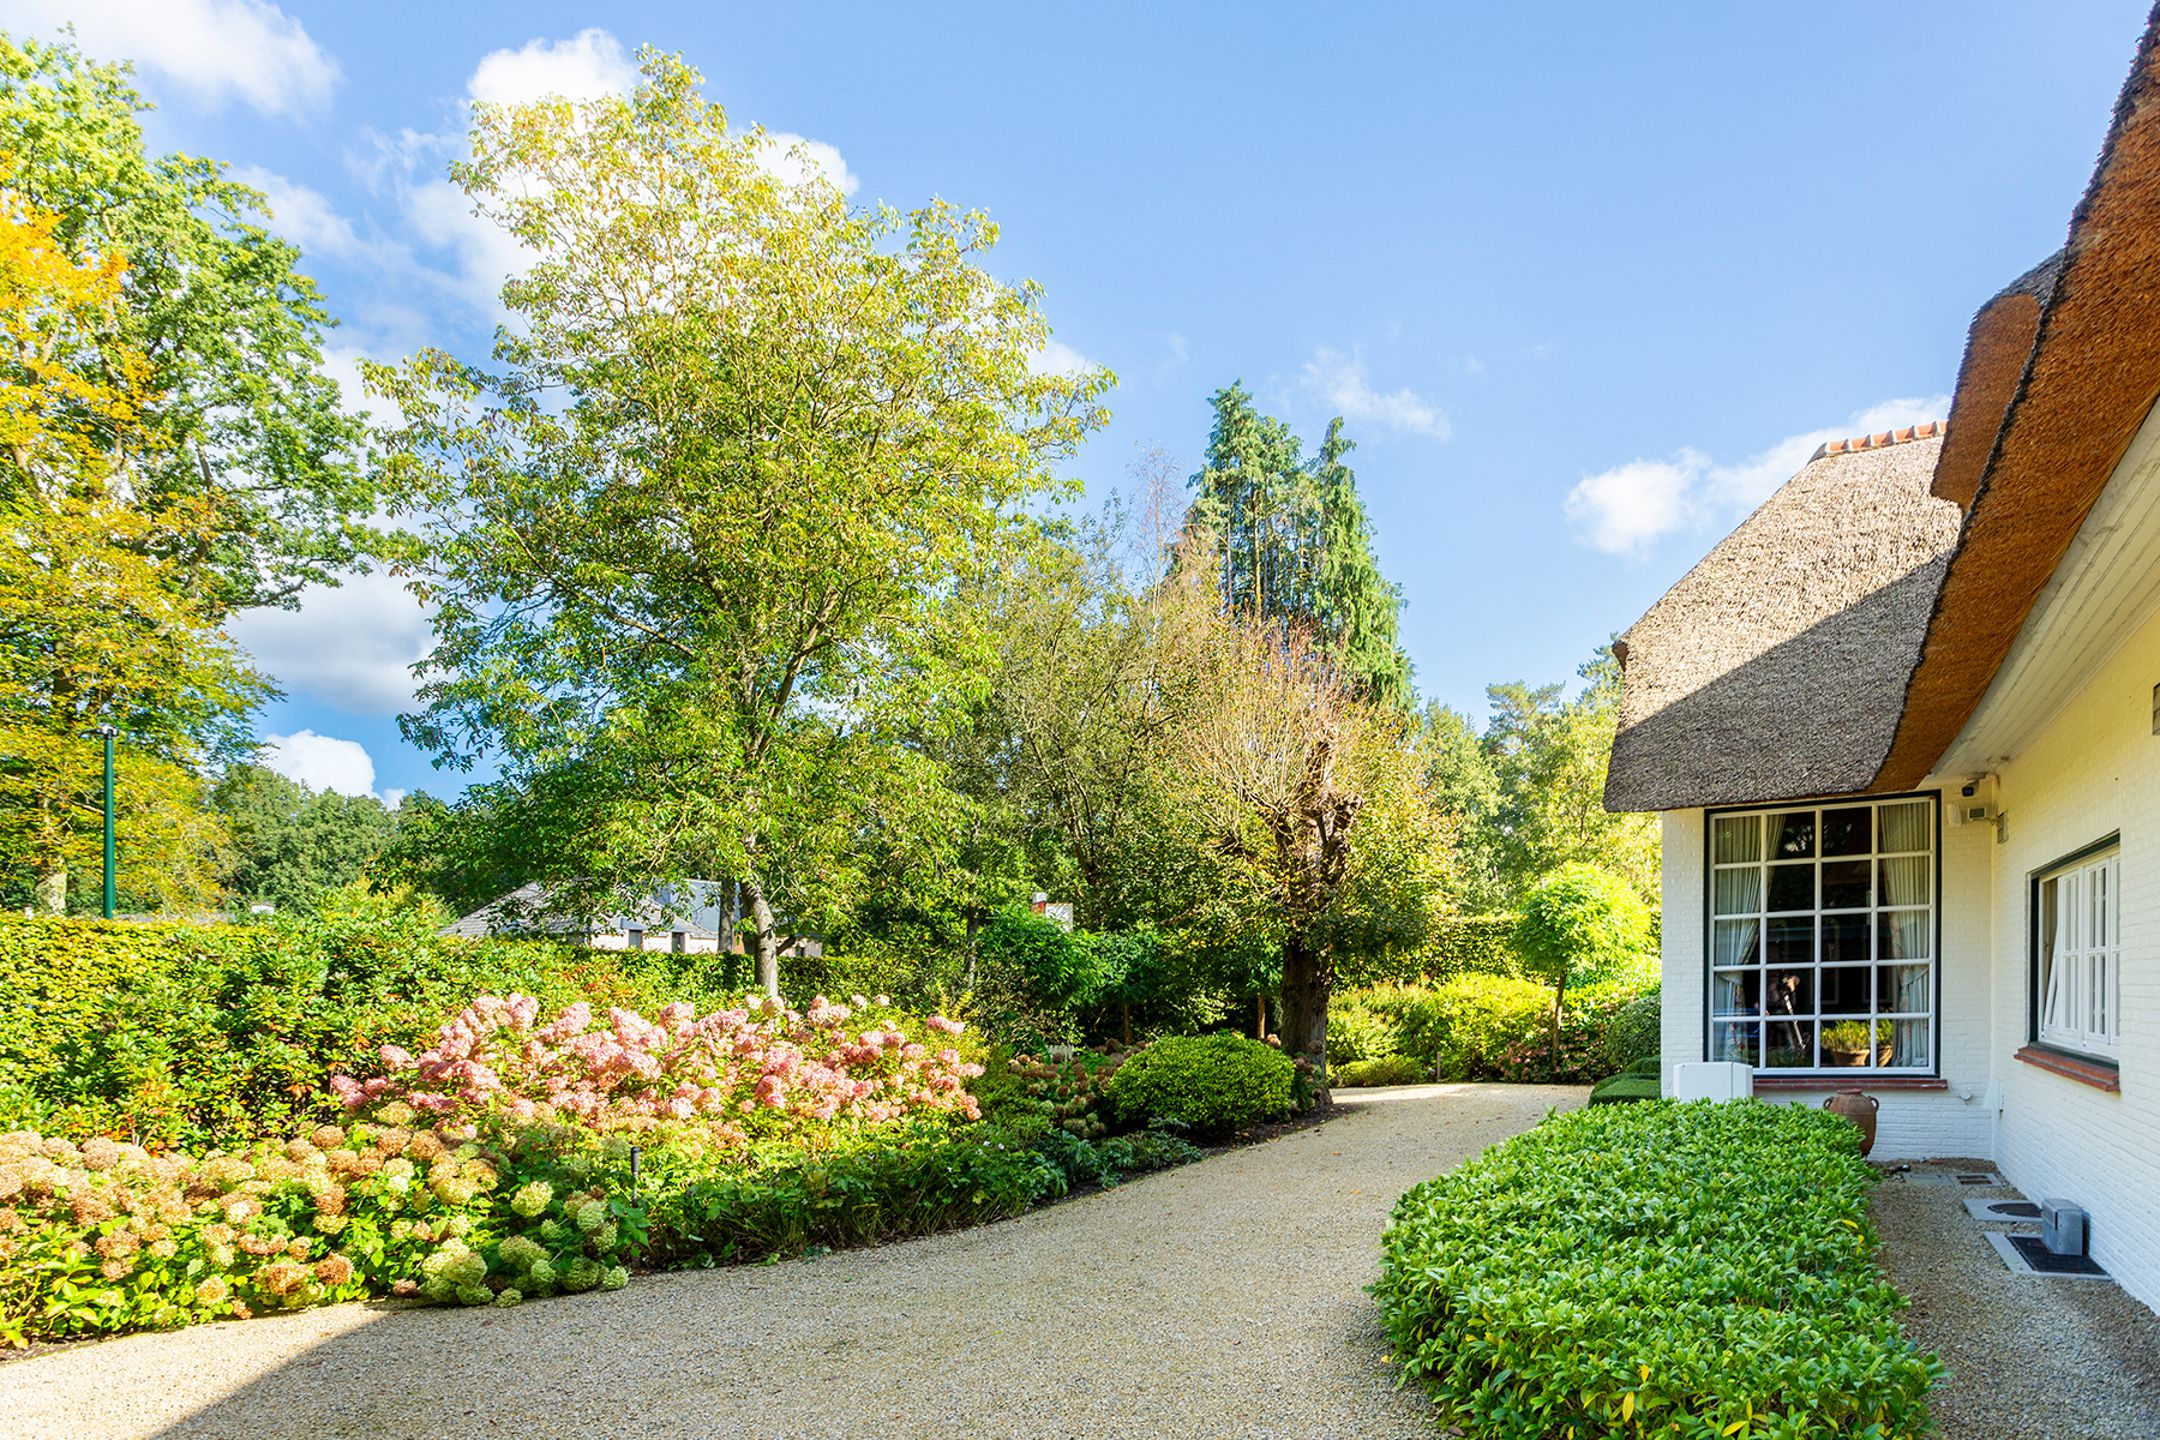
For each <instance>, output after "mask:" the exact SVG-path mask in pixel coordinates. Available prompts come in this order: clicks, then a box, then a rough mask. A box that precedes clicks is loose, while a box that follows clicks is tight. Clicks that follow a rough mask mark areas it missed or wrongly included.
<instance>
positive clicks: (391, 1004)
mask: <svg viewBox="0 0 2160 1440" xmlns="http://www.w3.org/2000/svg"><path fill="white" fill-rule="evenodd" d="M439 923H440V916H439V915H437V914H436V913H435V912H434V911H433V910H432V909H431V908H429V907H426V906H418V905H413V904H410V903H405V902H401V901H399V900H397V899H395V898H386V897H375V896H370V895H367V894H366V893H364V892H359V891H345V892H339V893H338V894H337V895H334V896H332V897H329V898H328V899H327V900H326V901H325V902H324V903H323V904H322V905H321V906H320V907H319V909H318V912H317V913H316V914H315V915H313V916H309V917H304V918H290V917H285V916H280V917H277V918H276V919H275V920H273V921H271V922H270V923H267V924H260V925H182V924H156V925H137V924H124V923H122V924H106V923H104V922H101V921H92V920H63V919H46V918H39V919H24V918H20V917H16V918H9V919H0V997H5V1003H4V1004H0V1126H6V1125H10V1124H24V1125H30V1126H34V1127H37V1128H41V1129H43V1130H45V1131H46V1132H47V1133H52V1134H64V1135H71V1136H83V1135H91V1134H113V1135H118V1136H124V1137H127V1138H129V1139H132V1140H136V1141H139V1142H143V1143H156V1144H164V1145H181V1146H197V1147H200V1146H207V1145H218V1144H222V1145H231V1144H237V1143H244V1142H246V1141H250V1140H253V1139H257V1138H264V1137H275V1136H283V1135H289V1134H292V1133H295V1132H296V1131H297V1130H299V1129H300V1128H301V1127H303V1126H305V1125H307V1124H311V1123H318V1122H323V1121H328V1120H332V1119H335V1118H337V1114H338V1112H337V1107H336V1104H335V1102H334V1101H333V1100H332V1099H331V1097H330V1096H329V1095H328V1094H327V1093H326V1092H324V1091H323V1089H322V1088H321V1086H322V1082H323V1078H324V1076H325V1075H326V1074H328V1073H329V1072H331V1071H333V1070H351V1069H359V1070H361V1071H362V1072H363V1073H365V1072H366V1071H367V1070H369V1069H370V1068H372V1063H373V1056H374V1054H375V1052H376V1051H377V1050H378V1049H379V1048H380V1047H381V1046H382V1045H384V1044H385V1043H389V1044H397V1045H402V1046H405V1047H407V1048H412V1049H418V1048H425V1045H426V1043H427V1041H428V1039H429V1038H430V1037H431V1036H432V1035H433V1033H434V1031H435V1029H436V1027H437V1026H439V1025H440V1024H441V1023H442V1022H443V1020H444V1019H445V1018H447V1017H448V1016H450V1015H453V1014H455V1013H457V1011H458V1010H459V1008H460V1007H462V1006H463V1005H464V1004H465V1002H466V1001H467V1000H468V999H470V998H471V997H472V996H473V995H474V994H485V993H494V994H507V993H511V992H520V993H524V994H528V995H532V996H534V997H536V998H538V999H539V1000H540V1001H541V1002H542V1003H543V1004H544V1005H546V1006H547V1007H549V1008H550V1009H555V1008H559V1007H560V1006H562V1005H566V1004H569V1003H571V1002H573V1001H577V1000H586V1001H589V1002H591V1003H592V1004H594V1005H595V1006H599V1007H603V1008H604V1007H606V1006H608V1005H622V1006H625V1007H628V1008H633V1009H644V1010H657V1009H658V1008H659V1007H660V1006H661V1005H663V1004H665V1003H666V1002H667V1001H669V1000H673V999H691V1000H695V1001H697V1002H698V1003H699V1004H700V1006H701V1007H702V1008H710V1007H711V1006H712V1005H713V1004H714V1003H716V1002H718V1001H720V1000H721V999H723V998H726V997H727V996H728V993H729V992H728V990H727V988H726V987H725V986H724V985H722V984H720V983H718V981H717V979H716V978H715V977H712V976H711V975H710V974H709V971H707V970H706V969H703V968H701V967H700V965H699V963H698V962H700V961H706V962H709V961H711V960H712V959H714V958H715V957H711V956H678V955H670V954H662V953H659V952H647V953H645V954H627V955H626V954H623V953H622V952H619V951H606V950H588V949H584V948H582V947H577V946H565V945H556V944H552V943H548V942H544V941H524V940H482V941H473V940H456V939H444V938H441V937H439V936H437V935H436V933H435V929H436V926H437V925H438V924H439ZM720 978H724V977H720ZM735 994H736V995H737V996H739V991H737V992H735Z"/></svg>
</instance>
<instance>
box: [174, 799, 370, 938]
mask: <svg viewBox="0 0 2160 1440" xmlns="http://www.w3.org/2000/svg"><path fill="white" fill-rule="evenodd" d="M210 808H211V810H212V811H213V812H214V813H215V814H216V815H217V816H218V818H220V819H221V820H223V821H224V822H225V830H226V833H227V835H228V836H229V838H230V848H229V850H228V852H227V862H226V868H225V873H224V875H223V877H222V879H223V882H224V889H225V893H226V894H227V895H228V896H230V897H231V899H232V901H233V903H234V904H235V905H236V906H238V907H239V908H241V909H245V908H247V907H248V906H251V905H270V906H274V907H275V908H276V909H277V911H278V912H279V913H280V914H292V915H305V914H307V913H309V912H310V911H312V910H313V909H314V908H315V906H316V904H317V903H318V902H319V901H320V900H321V899H322V898H323V896H324V895H325V894H326V893H327V892H329V891H332V890H336V889H339V888H341V887H343V886H346V885H350V884H352V883H353V882H354V881H356V880H358V879H360V877H361V875H362V873H363V872H364V871H365V870H366V869H367V866H368V862H369V861H371V860H373V859H374V858H375V856H376V854H377V853H378V852H380V851H381V849H382V848H383V846H384V844H386V843H387V842H388V841H389V839H390V836H391V834H392V833H393V832H394V831H395V830H396V829H397V817H396V815H395V814H394V813H393V812H392V811H391V810H390V809H389V808H388V807H386V806H385V805H384V804H383V803H382V801H380V800H378V799H376V798H375V797H374V796H372V795H340V794H338V793H336V792H335V791H331V790H313V789H310V788H309V787H308V786H306V785H303V784H301V783H300V782H299V781H297V780H290V779H287V778H286V777H285V776H283V775H280V774H278V773H277V772H276V771H275V770H271V769H269V768H268V767H266V766H262V765H253V764H247V765H233V766H228V767H227V768H226V770H225V773H224V774H223V775H221V776H219V777H218V783H217V784H216V785H215V786H213V787H212V788H211V791H210Z"/></svg>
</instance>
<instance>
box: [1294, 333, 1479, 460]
mask: <svg viewBox="0 0 2160 1440" xmlns="http://www.w3.org/2000/svg"><path fill="white" fill-rule="evenodd" d="M1304 385H1305V388H1306V389H1307V390H1309V391H1311V392H1312V393H1313V394H1315V395H1318V396H1319V397H1320V398H1321V399H1322V400H1324V401H1326V402H1327V404H1328V406H1329V408H1331V409H1332V410H1334V411H1335V413H1336V414H1338V415H1341V416H1342V417H1343V418H1344V419H1345V420H1358V421H1363V422H1364V423H1366V424H1368V425H1378V426H1381V427H1382V428H1384V429H1389V430H1403V431H1407V432H1408V433H1410V434H1413V435H1429V436H1431V437H1432V438H1433V439H1435V440H1445V439H1447V438H1448V436H1449V434H1451V433H1452V428H1453V427H1451V426H1450V425H1449V424H1448V418H1447V416H1446V415H1445V414H1443V413H1442V412H1441V410H1440V409H1439V407H1438V406H1436V405H1434V404H1433V403H1432V402H1431V401H1429V400H1427V399H1425V397H1423V396H1422V395H1419V394H1418V393H1417V392H1416V391H1414V390H1411V389H1409V388H1408V387H1404V388H1402V389H1399V390H1389V391H1387V392H1385V393H1382V392H1381V391H1378V390H1375V389H1373V387H1372V382H1371V381H1369V380H1368V379H1366V376H1365V356H1364V355H1363V353H1362V352H1360V351H1357V350H1352V351H1350V352H1349V353H1348V354H1345V353H1344V352H1342V351H1340V350H1337V349H1335V348H1334V347H1332V346H1328V345H1322V346H1320V347H1318V348H1317V349H1315V350H1314V351H1313V353H1312V359H1310V360H1308V361H1306V362H1305V373H1304Z"/></svg>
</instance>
